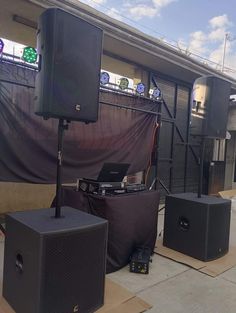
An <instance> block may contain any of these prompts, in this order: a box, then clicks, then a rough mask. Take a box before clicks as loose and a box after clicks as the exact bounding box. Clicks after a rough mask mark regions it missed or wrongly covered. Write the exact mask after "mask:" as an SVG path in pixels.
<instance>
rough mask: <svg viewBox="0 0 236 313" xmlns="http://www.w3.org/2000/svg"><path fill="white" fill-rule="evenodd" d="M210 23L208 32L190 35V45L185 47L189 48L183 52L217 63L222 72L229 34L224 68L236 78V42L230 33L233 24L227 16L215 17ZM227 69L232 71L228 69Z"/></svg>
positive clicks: (216, 65)
mask: <svg viewBox="0 0 236 313" xmlns="http://www.w3.org/2000/svg"><path fill="white" fill-rule="evenodd" d="M208 23H209V27H208V30H207V31H206V32H203V31H202V30H199V31H196V32H193V33H191V34H190V35H189V41H188V44H187V45H186V46H185V47H187V48H185V50H182V51H187V52H192V54H195V55H199V56H201V57H205V58H207V59H209V60H210V61H211V62H214V63H216V64H215V67H216V68H217V69H219V70H221V67H222V59H223V54H224V44H225V36H226V34H228V37H227V40H226V46H225V59H224V66H225V67H226V68H225V71H226V73H228V74H230V75H232V76H235V75H236V73H234V72H235V71H236V66H235V64H236V52H235V46H236V40H233V36H231V32H230V30H231V27H232V26H233V23H232V22H231V21H230V20H229V18H228V16H227V15H226V14H223V15H220V16H215V17H213V18H212V19H210V20H209V22H208ZM235 39H236V38H235ZM180 42H181V41H180ZM178 46H179V47H180V48H181V45H180V44H178ZM182 46H183V44H182ZM227 67H228V68H231V69H227Z"/></svg>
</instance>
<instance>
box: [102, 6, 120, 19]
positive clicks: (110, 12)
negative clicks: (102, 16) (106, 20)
mask: <svg viewBox="0 0 236 313" xmlns="http://www.w3.org/2000/svg"><path fill="white" fill-rule="evenodd" d="M105 13H106V14H107V15H108V16H109V17H112V18H114V19H116V20H118V21H122V19H123V18H122V16H121V15H120V11H119V10H117V9H116V8H111V9H109V10H107V11H106V12H105Z"/></svg>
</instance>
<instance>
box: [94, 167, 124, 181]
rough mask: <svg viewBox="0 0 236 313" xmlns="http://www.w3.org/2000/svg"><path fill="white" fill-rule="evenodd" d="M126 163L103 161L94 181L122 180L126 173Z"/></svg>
mask: <svg viewBox="0 0 236 313" xmlns="http://www.w3.org/2000/svg"><path fill="white" fill-rule="evenodd" d="M129 166H130V164H128V163H104V165H103V167H102V169H101V171H100V173H99V175H98V177H97V179H96V181H97V182H122V180H123V179H124V177H125V176H126V174H127V171H128V168H129Z"/></svg>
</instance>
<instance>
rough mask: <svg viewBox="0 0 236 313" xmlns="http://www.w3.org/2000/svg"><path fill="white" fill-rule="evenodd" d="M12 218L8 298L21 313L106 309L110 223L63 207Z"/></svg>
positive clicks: (7, 250) (5, 292)
mask: <svg viewBox="0 0 236 313" xmlns="http://www.w3.org/2000/svg"><path fill="white" fill-rule="evenodd" d="M53 214H54V209H40V210H34V211H27V212H16V213H12V214H9V215H7V217H6V241H5V257H4V273H3V296H4V298H5V299H6V300H7V301H8V303H9V304H10V305H11V306H12V308H13V309H14V310H15V311H16V312H17V313H76V312H78V313H91V312H94V311H95V310H97V309H98V308H99V307H101V306H102V305H103V300H104V281H105V272H106V271H105V263H106V242H107V240H106V238H107V221H105V220H103V219H101V218H98V217H96V216H93V215H89V214H86V213H84V212H80V211H78V210H75V209H72V208H69V207H63V208H62V217H61V218H54V217H53Z"/></svg>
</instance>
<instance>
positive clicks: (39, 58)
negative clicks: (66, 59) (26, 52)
mask: <svg viewBox="0 0 236 313" xmlns="http://www.w3.org/2000/svg"><path fill="white" fill-rule="evenodd" d="M41 68H42V54H39V55H38V71H39V72H40V71H41Z"/></svg>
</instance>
